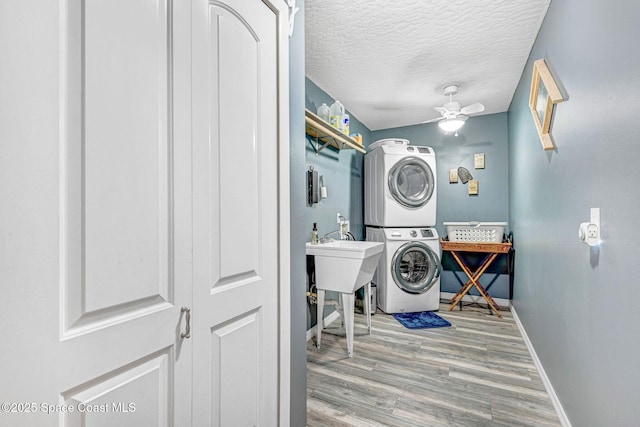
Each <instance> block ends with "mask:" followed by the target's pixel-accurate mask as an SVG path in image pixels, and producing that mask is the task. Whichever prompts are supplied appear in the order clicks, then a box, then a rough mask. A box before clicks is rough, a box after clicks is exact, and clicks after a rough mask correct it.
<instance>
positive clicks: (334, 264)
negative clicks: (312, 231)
mask: <svg viewBox="0 0 640 427" xmlns="http://www.w3.org/2000/svg"><path fill="white" fill-rule="evenodd" d="M383 248H384V244H383V243H379V242H356V241H353V240H336V241H334V242H328V243H320V244H317V245H312V244H311V243H307V255H314V256H315V265H316V287H317V288H318V289H323V290H327V291H336V292H342V293H353V292H354V291H355V290H356V289H359V288H361V287H363V286H364V285H366V284H367V283H369V282H371V279H372V278H373V273H374V272H375V270H376V267H377V266H378V260H379V259H380V255H382V250H383Z"/></svg>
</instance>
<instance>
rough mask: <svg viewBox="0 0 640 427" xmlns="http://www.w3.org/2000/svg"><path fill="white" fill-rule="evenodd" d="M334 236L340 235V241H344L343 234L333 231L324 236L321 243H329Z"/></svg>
mask: <svg viewBox="0 0 640 427" xmlns="http://www.w3.org/2000/svg"><path fill="white" fill-rule="evenodd" d="M332 234H340V240H342V239H343V237H342V233H341V232H340V230H333V231H330V232H329V233H327V234H325V235H324V236H322V238H321V239H320V242H321V243H327V242H329V241H330V240H331V239H329V236H331V235H332Z"/></svg>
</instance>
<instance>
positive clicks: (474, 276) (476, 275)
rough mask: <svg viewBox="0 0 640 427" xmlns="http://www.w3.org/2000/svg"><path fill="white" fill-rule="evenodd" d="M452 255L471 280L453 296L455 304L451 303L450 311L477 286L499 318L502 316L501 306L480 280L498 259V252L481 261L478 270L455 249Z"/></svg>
mask: <svg viewBox="0 0 640 427" xmlns="http://www.w3.org/2000/svg"><path fill="white" fill-rule="evenodd" d="M451 255H453V258H454V259H455V260H456V262H457V263H458V265H460V268H462V271H464V273H465V274H466V275H467V277H469V280H467V282H466V283H465V284H464V286H463V287H462V288H461V289H460V290H459V291H458V293H457V294H456V295H455V296H454V297H453V298H452V300H451V302H452V303H453V304H452V305H451V307H449V311H451V310H453V309H454V308H455V307H456V305H458V304H459V303H460V302H461V301H462V298H463V297H464V296H465V295H466V294H467V293H468V292H469V291H470V290H471V288H472V287H474V286H475V287H476V289H478V292H480V295H481V296H482V297H483V298H484V299H485V301H487V304H488V305H489V308H490V309H491V310H492V311H493V312H494V313H495V314H496V316H498V317H499V318H502V315H501V314H500V313H499V312H498V309H499V308H500V307H499V306H498V304H497V303H496V302H495V300H494V299H493V298H491V296H490V295H489V293H488V292H487V290H486V289H485V288H484V287H483V286H482V285H481V284H480V282H479V280H480V277H481V276H482V275H483V274H484V272H485V271H486V270H487V268H489V266H490V265H491V263H493V261H494V260H495V259H496V257H497V256H498V254H497V253H491V254H490V255H489V256H487V257H486V258H485V259H484V261H483V262H482V263H481V265H480V268H478V270H476V271H475V272H472V271H471V269H470V268H469V267H468V266H467V264H466V263H465V262H464V261H463V260H462V258H460V256H459V255H458V254H457V253H456V252H455V251H451Z"/></svg>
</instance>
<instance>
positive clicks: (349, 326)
mask: <svg viewBox="0 0 640 427" xmlns="http://www.w3.org/2000/svg"><path fill="white" fill-rule="evenodd" d="M341 296H342V312H343V313H344V314H343V315H344V329H345V332H346V333H347V355H348V356H349V357H353V303H354V301H355V298H354V294H353V293H351V294H346V293H341Z"/></svg>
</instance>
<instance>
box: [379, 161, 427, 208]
mask: <svg viewBox="0 0 640 427" xmlns="http://www.w3.org/2000/svg"><path fill="white" fill-rule="evenodd" d="M433 187H434V181H433V172H432V171H431V168H430V167H429V165H428V164H427V162H425V161H424V160H422V159H420V158H418V157H405V158H404V159H402V160H400V161H399V162H398V163H396V164H395V165H394V166H393V167H392V168H391V171H389V191H390V192H391V195H392V196H393V198H394V199H396V201H397V202H398V203H400V204H401V205H402V206H405V207H408V208H419V207H422V206H424V205H425V203H427V202H428V201H429V199H430V198H431V195H432V194H433Z"/></svg>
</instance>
